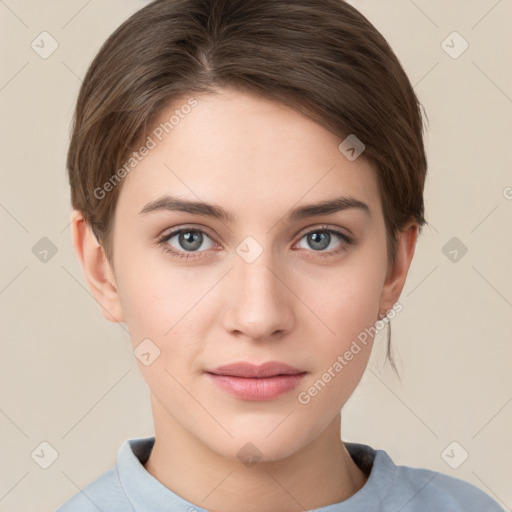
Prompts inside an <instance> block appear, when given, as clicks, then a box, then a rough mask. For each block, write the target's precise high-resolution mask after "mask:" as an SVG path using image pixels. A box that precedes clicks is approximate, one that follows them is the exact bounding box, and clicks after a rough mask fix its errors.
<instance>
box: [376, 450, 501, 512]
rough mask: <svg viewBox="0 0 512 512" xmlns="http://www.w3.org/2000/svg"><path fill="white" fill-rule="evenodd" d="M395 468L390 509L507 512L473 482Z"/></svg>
mask: <svg viewBox="0 0 512 512" xmlns="http://www.w3.org/2000/svg"><path fill="white" fill-rule="evenodd" d="M377 452H380V450H378V451H377ZM386 456H387V454H386ZM387 457H388V458H389V456H387ZM390 460H391V459H390ZM393 466H394V478H393V484H392V486H391V488H390V490H389V494H388V496H387V498H386V505H387V506H388V502H389V506H388V508H389V510H399V509H402V507H403V510H404V512H405V511H408V512H409V511H410V512H412V511H420V510H438V511H443V512H504V511H503V508H502V507H501V506H500V505H499V504H498V503H497V502H496V501H494V499H492V498H491V497H490V496H489V495H488V494H486V493H485V492H484V491H482V490H481V489H479V488H478V487H476V486H475V485H473V484H470V483H469V482H466V481H464V480H461V479H459V478H455V477H452V476H449V475H446V474H444V473H439V472H438V471H432V470H430V469H425V468H415V467H409V466H396V465H394V463H393ZM397 506H398V507H399V508H398V509H397V508H395V507H397ZM388 508H386V510H388Z"/></svg>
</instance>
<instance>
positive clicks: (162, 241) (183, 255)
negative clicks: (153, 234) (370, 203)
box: [158, 226, 354, 259]
mask: <svg viewBox="0 0 512 512" xmlns="http://www.w3.org/2000/svg"><path fill="white" fill-rule="evenodd" d="M187 232H198V233H202V234H203V235H206V236H207V237H209V238H212V237H210V236H209V235H208V233H206V232H205V231H203V230H202V229H198V228H195V227H192V226H191V227H184V228H180V229H177V230H175V231H172V232H171V233H167V234H165V235H163V236H161V237H160V238H159V239H158V245H159V246H161V247H162V249H163V250H164V251H165V252H166V253H169V254H171V256H172V257H174V258H179V259H190V258H196V256H194V254H196V253H201V252H206V251H189V252H186V251H176V250H175V249H174V248H172V247H171V246H169V245H168V244H167V243H166V242H168V241H169V240H170V239H171V238H173V237H174V236H176V235H179V234H180V233H187ZM312 233H329V234H334V235H336V236H339V237H340V238H341V240H342V241H343V242H344V243H343V244H342V245H341V246H340V247H338V248H337V249H332V250H330V251H314V250H311V252H313V253H316V254H318V255H319V256H315V257H320V258H324V257H330V256H336V255H338V254H340V253H342V252H346V251H347V250H348V248H349V246H350V245H352V244H353V243H354V240H353V238H351V237H349V236H348V235H346V234H345V233H343V232H342V231H339V230H337V229H333V228H331V227H328V226H321V227H317V228H314V229H311V230H309V231H306V232H303V233H301V235H300V238H299V241H300V240H302V239H303V238H304V237H305V236H307V235H310V234H312Z"/></svg>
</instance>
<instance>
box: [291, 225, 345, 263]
mask: <svg viewBox="0 0 512 512" xmlns="http://www.w3.org/2000/svg"><path fill="white" fill-rule="evenodd" d="M302 240H305V243H306V244H307V245H308V246H309V247H304V246H302V247H301V248H302V249H313V252H317V253H320V254H321V255H322V256H334V255H336V254H339V253H340V252H342V251H346V250H347V249H348V248H349V246H350V245H351V244H353V239H352V238H351V237H349V236H348V235H346V234H345V233H343V232H342V231H339V230H337V229H333V228H329V227H327V226H322V227H320V228H315V229H312V230H309V231H307V232H306V233H303V234H302V238H301V239H300V241H299V242H298V243H299V244H300V242H301V241H302ZM340 240H341V243H340ZM336 241H338V243H336ZM326 249H330V250H326Z"/></svg>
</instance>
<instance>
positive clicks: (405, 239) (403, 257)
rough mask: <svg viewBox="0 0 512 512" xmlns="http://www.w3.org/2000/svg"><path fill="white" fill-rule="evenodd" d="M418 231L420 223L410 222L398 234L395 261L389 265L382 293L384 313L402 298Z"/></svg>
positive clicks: (381, 307)
mask: <svg viewBox="0 0 512 512" xmlns="http://www.w3.org/2000/svg"><path fill="white" fill-rule="evenodd" d="M418 233H419V225H418V223H417V222H410V223H409V224H407V225H406V226H405V227H404V228H403V230H402V231H400V232H399V233H398V234H397V242H396V259H395V263H394V265H391V264H390V266H389V269H388V273H387V276H386V280H385V282H384V287H383V289H382V295H381V304H380V311H381V312H384V314H385V313H386V312H387V311H388V310H390V309H391V308H392V307H393V305H394V304H395V303H396V302H397V301H398V299H399V298H400V294H401V293H402V289H403V287H404V284H405V279H406V277H407V273H408V272H409V268H410V265H411V262H412V258H413V256H414V250H415V248H416V241H417V239H418Z"/></svg>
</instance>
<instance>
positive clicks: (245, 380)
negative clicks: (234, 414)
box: [205, 361, 307, 401]
mask: <svg viewBox="0 0 512 512" xmlns="http://www.w3.org/2000/svg"><path fill="white" fill-rule="evenodd" d="M205 373H206V376H207V377H208V378H209V380H210V381H211V382H212V383H214V384H215V385H216V386H217V387H218V388H219V389H221V390H223V391H224V392H226V393H228V394H229V395H231V396H234V397H236V398H238V399H242V400H254V401H262V400H274V399H276V398H278V397H280V396H281V395H284V394H286V393H288V392H290V391H292V390H293V389H295V388H296V387H297V386H298V385H299V383H300V381H301V380H302V378H303V377H304V376H305V375H306V373H307V372H306V371H303V370H299V369H297V368H294V367H293V366H290V365H288V364H285V363H279V362H275V361H271V362H268V363H264V364H261V365H253V364H251V363H245V362H238V363H232V364H228V365H225V366H219V367H218V368H215V369H214V370H208V371H206V372H205Z"/></svg>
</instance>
